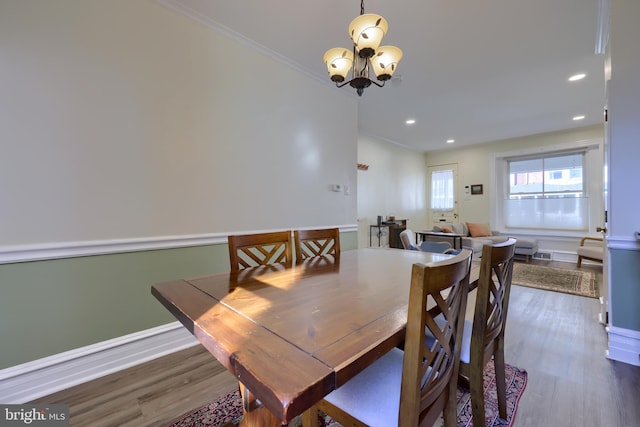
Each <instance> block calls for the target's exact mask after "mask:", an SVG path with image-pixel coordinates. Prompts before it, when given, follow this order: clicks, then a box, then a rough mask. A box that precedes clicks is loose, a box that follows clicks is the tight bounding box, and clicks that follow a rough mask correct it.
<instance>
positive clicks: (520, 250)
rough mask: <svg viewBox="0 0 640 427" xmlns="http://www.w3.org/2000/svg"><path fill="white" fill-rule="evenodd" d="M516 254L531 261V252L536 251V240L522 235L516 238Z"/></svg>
mask: <svg viewBox="0 0 640 427" xmlns="http://www.w3.org/2000/svg"><path fill="white" fill-rule="evenodd" d="M515 252H516V255H519V256H524V257H526V260H527V262H530V261H531V257H532V256H533V254H535V253H536V252H538V241H537V240H536V239H527V238H524V237H517V238H516V251H515Z"/></svg>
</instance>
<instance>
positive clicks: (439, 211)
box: [427, 163, 458, 225]
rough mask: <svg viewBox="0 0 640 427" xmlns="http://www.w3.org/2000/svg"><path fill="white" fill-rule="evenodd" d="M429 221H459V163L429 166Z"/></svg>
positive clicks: (435, 222)
mask: <svg viewBox="0 0 640 427" xmlns="http://www.w3.org/2000/svg"><path fill="white" fill-rule="evenodd" d="M427 172H428V174H429V186H428V189H429V206H430V210H429V223H431V224H433V225H438V224H451V223H454V222H458V195H457V188H458V184H457V183H458V165H457V163H451V164H448V165H439V166H429V167H428V168H427Z"/></svg>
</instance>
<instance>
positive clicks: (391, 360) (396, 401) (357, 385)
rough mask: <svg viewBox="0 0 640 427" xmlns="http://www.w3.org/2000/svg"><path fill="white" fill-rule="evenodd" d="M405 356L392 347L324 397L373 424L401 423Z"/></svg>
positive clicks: (377, 425) (381, 425)
mask: <svg viewBox="0 0 640 427" xmlns="http://www.w3.org/2000/svg"><path fill="white" fill-rule="evenodd" d="M403 357H404V353H403V352H402V350H399V349H397V348H394V349H392V350H391V351H390V352H389V353H387V354H385V355H384V356H382V357H381V358H380V359H378V360H376V361H375V362H374V363H373V364H372V365H371V366H369V367H368V368H367V369H365V370H364V371H362V372H360V373H359V374H358V375H356V376H355V377H353V378H351V379H350V380H349V381H348V382H347V383H346V384H344V385H343V386H342V387H340V388H338V389H337V390H334V391H333V392H331V393H330V394H329V395H327V396H326V397H325V400H326V401H328V402H329V403H331V404H333V405H335V406H337V407H339V408H340V409H342V410H344V411H345V412H348V413H349V414H351V415H352V416H354V417H355V418H357V419H359V420H360V421H362V422H364V423H365V424H367V425H369V426H371V427H389V426H396V425H398V411H399V410H400V386H401V383H402V360H403ZM363 390H366V397H363V395H362V393H363Z"/></svg>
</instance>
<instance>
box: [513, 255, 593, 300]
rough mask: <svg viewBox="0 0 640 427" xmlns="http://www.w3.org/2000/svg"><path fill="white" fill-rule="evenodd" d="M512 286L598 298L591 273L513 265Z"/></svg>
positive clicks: (538, 266) (529, 265)
mask: <svg viewBox="0 0 640 427" xmlns="http://www.w3.org/2000/svg"><path fill="white" fill-rule="evenodd" d="M511 283H512V284H514V285H520V286H528V287H530V288H538V289H544V290H547V291H555V292H563V293H566V294H573V295H580V296H584V297H591V298H599V297H600V292H599V289H598V280H597V277H596V274H595V273H594V272H592V271H578V270H568V269H564V268H556V267H547V266H544V265H532V264H522V263H519V262H516V263H514V264H513V278H512V279H511Z"/></svg>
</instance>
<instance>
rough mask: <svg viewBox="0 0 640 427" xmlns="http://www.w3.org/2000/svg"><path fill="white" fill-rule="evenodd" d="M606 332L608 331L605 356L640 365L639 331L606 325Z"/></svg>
mask: <svg viewBox="0 0 640 427" xmlns="http://www.w3.org/2000/svg"><path fill="white" fill-rule="evenodd" d="M607 332H608V333H609V350H608V351H607V358H608V359H611V360H617V361H619V362H624V363H628V364H630V365H635V366H640V332H638V331H633V330H630V329H623V328H616V327H615V326H610V327H608V328H607Z"/></svg>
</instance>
